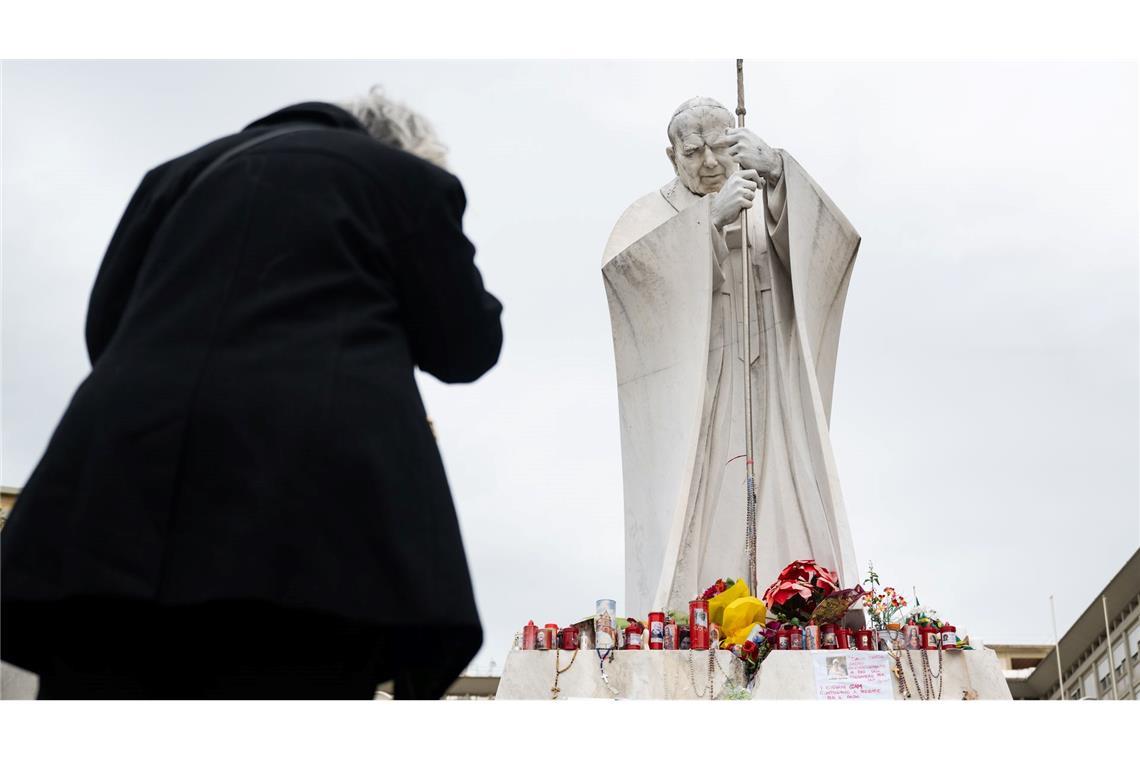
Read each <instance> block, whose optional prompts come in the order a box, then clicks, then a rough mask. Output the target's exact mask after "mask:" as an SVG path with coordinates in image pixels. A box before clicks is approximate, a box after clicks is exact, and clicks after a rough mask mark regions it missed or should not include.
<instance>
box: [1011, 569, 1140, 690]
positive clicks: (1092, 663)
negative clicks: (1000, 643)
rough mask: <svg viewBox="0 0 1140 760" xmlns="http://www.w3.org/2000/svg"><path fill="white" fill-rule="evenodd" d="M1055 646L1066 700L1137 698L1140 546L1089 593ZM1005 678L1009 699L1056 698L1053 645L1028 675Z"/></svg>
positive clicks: (1139, 685) (1057, 684)
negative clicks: (1101, 587) (1082, 608)
mask: <svg viewBox="0 0 1140 760" xmlns="http://www.w3.org/2000/svg"><path fill="white" fill-rule="evenodd" d="M1101 597H1104V599H1105V600H1106V603H1107V607H1108V630H1109V632H1110V634H1111V635H1109V634H1106V631H1105V621H1104V618H1105V611H1104V607H1103V606H1102V604H1101ZM994 648H995V649H997V647H994ZM1005 649H1006V650H1010V649H1012V648H1011V647H1005ZM1059 650H1060V653H1061V672H1062V673H1063V674H1064V684H1065V689H1064V692H1065V695H1064V698H1065V699H1140V550H1137V551H1136V552H1135V553H1133V555H1132V557H1131V559H1129V560H1128V561H1127V562H1126V563H1125V564H1124V567H1122V568H1121V569H1120V571H1119V572H1118V573H1117V574H1116V575H1115V576H1114V577H1113V579H1112V580H1111V581H1109V582H1108V585H1107V586H1105V587H1104V590H1103V591H1101V592H1100V593H1099V594H1097V595H1096V596H1095V597H1093V599H1092V601H1091V603H1090V604H1089V606H1088V608H1087V609H1086V610H1085V611H1084V612H1082V613H1081V616H1080V617H1079V618H1077V620H1076V622H1075V623H1073V625H1072V626H1071V627H1070V628H1069V630H1068V631H1066V632H1065V635H1064V636H1062V637H1061V640H1060V642H1059ZM999 651H1000V650H999ZM999 656H1000V654H999ZM1011 656H1012V654H1011ZM1011 670H1013V671H1016V668H1011ZM1006 680H1007V682H1008V683H1009V684H1010V692H1011V693H1012V694H1013V697H1014V699H1061V679H1060V678H1058V677H1057V656H1056V654H1055V653H1054V651H1053V647H1048V654H1047V655H1046V656H1045V657H1044V658H1043V659H1042V660H1041V662H1040V664H1038V665H1037V667H1035V668H1034V669H1033V672H1032V673H1030V674H1029V676H1028V677H1026V678H1023V679H1022V678H1018V677H1014V678H1012V679H1011V677H1010V674H1009V673H1007V675H1006ZM1114 683H1115V685H1114Z"/></svg>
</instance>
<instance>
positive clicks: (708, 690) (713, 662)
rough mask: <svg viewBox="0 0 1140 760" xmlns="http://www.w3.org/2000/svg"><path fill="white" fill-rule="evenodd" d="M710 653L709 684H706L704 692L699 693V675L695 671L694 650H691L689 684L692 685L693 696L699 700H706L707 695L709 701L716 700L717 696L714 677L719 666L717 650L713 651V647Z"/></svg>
mask: <svg viewBox="0 0 1140 760" xmlns="http://www.w3.org/2000/svg"><path fill="white" fill-rule="evenodd" d="M708 651H709V667H708V683H707V684H706V686H705V689H704V691H697V675H696V673H695V672H694V671H693V650H692V649H690V650H689V684H690V685H692V687H693V694H695V695H696V696H697V699H704V698H705V696H706V695H707V696H708V698H709V699H716V696H715V695H714V694H713V676H714V675H715V674H716V671H715V668H716V665H717V661H716V650H715V649H713V648H712V647H709V650H708ZM722 672H723V671H722Z"/></svg>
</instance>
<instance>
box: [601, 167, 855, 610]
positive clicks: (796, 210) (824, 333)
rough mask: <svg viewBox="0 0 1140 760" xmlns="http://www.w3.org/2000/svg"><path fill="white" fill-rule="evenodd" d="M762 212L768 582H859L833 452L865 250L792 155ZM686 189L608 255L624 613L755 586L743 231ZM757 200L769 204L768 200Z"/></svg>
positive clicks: (760, 542) (755, 215)
mask: <svg viewBox="0 0 1140 760" xmlns="http://www.w3.org/2000/svg"><path fill="white" fill-rule="evenodd" d="M782 155H783V157H784V172H783V176H782V177H781V179H780V181H779V182H778V183H777V184H776V185H775V186H774V187H770V188H765V192H764V195H763V201H762V202H757V203H756V204H755V205H754V206H753V208H752V210H751V212H750V213H749V215H748V216H749V227H750V232H749V247H750V249H751V251H752V275H751V277H750V282H751V287H752V293H753V297H752V305H753V308H752V320H751V325H750V330H751V354H752V355H751V357H750V368H751V375H752V407H753V437H754V448H755V455H756V457H755V469H756V488H757V502H758V506H757V579H758V583H759V584H760V586H761V588H760V589H759V591H760V592H762V591H763V588H764V587H765V586H766V584H768V583H771V582H772V581H774V580H775V578H776V575H777V574H778V573H779V571H780V570H781V569H782V568H783V567H784V565H786V564H787V563H789V562H791V561H793V560H797V559H808V558H814V559H815V560H817V561H818V562H820V563H821V564H823V565H824V566H826V567H830V568H832V569H834V570H836V571H837V572H838V573H839V576H840V580H841V581H842V582H843V583H844V585H853V584H854V583H855V582H857V572H858V570H857V567H856V561H855V554H854V548H853V545H852V541H851V531H850V528H849V526H848V522H847V516H846V512H845V509H844V506H843V497H842V495H841V493H840V489H839V480H838V478H837V475H836V466H835V461H834V457H833V455H832V450H831V443H830V439H829V435H828V427H829V420H830V415H831V396H832V382H833V380H834V376H835V359H836V350H837V348H838V344H839V328H840V321H841V319H842V315H843V305H844V301H845V298H846V294H847V286H848V282H849V280H850V277H851V269H852V265H853V264H854V261H855V254H856V251H857V250H858V247H859V235H858V233H856V231H855V229H854V228H853V227H852V226H851V224H850V223H849V222H848V221H847V219H846V218H845V217H844V216H843V214H842V213H841V212H840V211H839V209H838V208H836V206H835V204H834V203H832V202H831V200H830V199H829V198H828V197H827V195H826V194H825V193H824V192H823V190H821V189H820V187H819V186H818V185H817V184H816V183H815V182H814V181H813V180H812V179H811V177H809V176H808V174H807V172H805V171H804V170H803V169H802V168H801V167H800V166H799V164H797V163H796V162H795V160H794V159H792V158H791V156H788V155H787V154H786V153H784V154H782ZM712 198H713V196H711V195H710V196H704V197H701V196H697V195H695V194H693V193H691V192H690V191H689V190H688V189H687V188H685V186H684V185H683V184H682V183H681V182H680V181H679V180H674V181H673V182H670V183H669V184H668V185H666V186H665V187H663V188H662V189H661V190H660V191H658V192H655V193H651V194H649V195H647V196H645V197H644V198H642V199H640V200H638V201H637V202H635V203H634V204H633V205H632V206H630V208H629V209H627V210H626V212H625V213H624V214H623V215H622V217H621V218H620V219H619V220H618V222H617V224H616V225H615V227H614V230H613V233H612V234H611V236H610V239H609V242H608V244H607V245H606V251H605V255H604V258H603V261H602V275H603V279H604V280H605V286H606V294H607V297H608V300H609V306H610V319H611V322H612V326H613V338H614V355H615V360H616V366H617V381H618V401H619V410H620V417H621V446H622V473H623V479H624V497H625V552H626V559H625V562H626V599H625V604H626V609H628V610H630V611H631V614H636V613H637V611H638V610H640V611H641V612H642V613H644V612H648V611H650V610H651V609H652V610H663V609H677V610H685V609H687V606H686V605H687V603H688V601H689V600H691V599H693V598H695V596H696V595H697V594H699V593H700V591H702V590H703V589H704V587H705V586H707V585H708V584H710V583H712V582H713V581H714V580H715V579H716V578H720V577H724V576H730V577H733V578H747V577H748V575H747V564H748V563H747V550H746V544H745V510H746V500H745V459H744V456H743V455H744V446H745V436H744V377H743V366H744V354H743V341H742V340H741V325H742V321H743V320H742V313H741V302H740V299H741V293H742V287H743V283H742V279H743V277H742V263H741V254H740V250H739V246H740V230H739V227H738V226H737V227H735V228H733V226H729V227H728V228H726V229H725V231H724V232H723V233H722V232H718V231H717V230H716V229H715V228H714V227H713V225H712V223H711V219H710V214H709V210H710V205H711V201H712ZM758 199H759V196H758Z"/></svg>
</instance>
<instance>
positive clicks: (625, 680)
mask: <svg viewBox="0 0 1140 760" xmlns="http://www.w3.org/2000/svg"><path fill="white" fill-rule="evenodd" d="M574 654H575V653H574V652H558V653H557V660H558V664H559V666H560V667H562V668H566V667H567V666H568V665H570V659H571V657H573V656H574ZM613 654H614V661H613V662H610V660H609V657H607V658H606V661H605V672H606V675H607V676H608V677H609V684H610V686H612V687H613V688H614V689H616V690H617V694H616V695H615V694H613V693H612V692H611V691H610V690H609V689H607V688H606V684H605V682H604V681H603V680H602V675H601V670H600V668H599V667H598V663H599V659H598V654H597V652H595V650H593V649H580V650H578V651H577V657H576V658H575V659H574V664H573V665H570V667H569V669H568V670H566V672H565V673H563V674H562V675H560V676H559V677H558V688H559V689H560V690H561V691H560V693H559V699H588V698H594V699H698V696H697V695H698V694H702V695H704V698H706V699H707V698H708V683H709V653H708V652H696V651H694V652H690V651H684V652H680V651H670V652H665V651H650V650H648V649H641V650H633V651H616V652H614V653H613ZM715 657H716V660H715V662H714V664H713V693H714V694H715V695H723V694H724V692H725V690H726V688H725V681H726V679H731V681H732V682H733V683H735V684H742V683H743V682H744V668H743V665H742V663H741V662H740V660H739V659H737V658H736V657H735V656H734V655H733V654H732V653H731V652H725V651H717V652H716V653H715ZM690 663H691V665H690ZM554 672H555V652H535V651H514V652H511V653H510V654H509V655H507V661H506V664H504V665H503V675H502V677H501V678H500V679H499V690H498V691H497V692H496V693H495V699H551V698H552V695H551V692H550V688H551V686H553V685H554ZM694 683H695V684H696V690H695V691H694V689H693V684H694Z"/></svg>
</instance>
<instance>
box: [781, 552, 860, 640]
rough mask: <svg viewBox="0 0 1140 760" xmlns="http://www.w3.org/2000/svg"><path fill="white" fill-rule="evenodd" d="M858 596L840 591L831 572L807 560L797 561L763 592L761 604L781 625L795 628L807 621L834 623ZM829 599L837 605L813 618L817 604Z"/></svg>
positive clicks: (837, 579)
mask: <svg viewBox="0 0 1140 760" xmlns="http://www.w3.org/2000/svg"><path fill="white" fill-rule="evenodd" d="M859 593H861V591H860V592H859ZM858 596H859V594H858V593H855V594H854V596H853V597H852V590H847V591H843V592H841V591H840V588H839V576H837V575H836V574H835V571H834V570H829V569H828V568H826V567H821V566H819V565H817V564H816V563H815V560H812V559H806V560H796V561H795V562H793V563H791V564H790V565H788V566H787V567H785V568H784V569H783V570H781V571H780V575H779V577H778V578H777V579H776V582H775V583H773V584H772V585H771V586H769V587H768V590H767V591H765V592H764V603H765V604H766V605H768V610H769V611H770V612H772V614H774V615H775V616H776V618H777V619H778V620H779V621H780V622H783V623H793V624H797V625H798V624H799V623H801V622H807V621H808V620H812V621H813V622H816V623H820V622H831V621H832V620H833V619H834V620H837V619H838V618H839V617H841V616H842V615H843V613H844V612H846V611H847V608H848V607H850V606H851V605H852V604H853V603H854V602H855V600H856V599H857V598H858ZM832 597H834V598H836V600H837V601H836V602H835V603H832V604H828V605H825V606H824V608H823V609H822V610H821V617H820V618H813V617H812V615H813V613H815V611H816V608H817V607H819V605H820V603H821V602H823V601H824V600H826V599H828V598H832Z"/></svg>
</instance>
